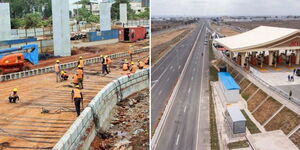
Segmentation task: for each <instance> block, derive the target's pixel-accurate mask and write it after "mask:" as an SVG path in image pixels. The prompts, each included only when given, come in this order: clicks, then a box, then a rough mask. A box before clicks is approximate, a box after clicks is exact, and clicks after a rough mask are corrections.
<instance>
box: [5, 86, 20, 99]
mask: <svg viewBox="0 0 300 150" xmlns="http://www.w3.org/2000/svg"><path fill="white" fill-rule="evenodd" d="M19 99H20V98H19V95H18V89H17V88H14V89H13V91H12V92H11V93H10V94H9V97H8V101H9V103H16V102H17V100H19Z"/></svg>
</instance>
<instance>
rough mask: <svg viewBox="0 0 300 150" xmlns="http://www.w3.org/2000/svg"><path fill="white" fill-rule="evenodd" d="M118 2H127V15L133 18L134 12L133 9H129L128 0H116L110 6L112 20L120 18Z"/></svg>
mask: <svg viewBox="0 0 300 150" xmlns="http://www.w3.org/2000/svg"><path fill="white" fill-rule="evenodd" d="M120 3H126V4H127V17H128V19H134V17H135V12H134V10H133V9H131V5H130V3H129V0H116V1H115V3H113V4H112V6H111V18H112V20H119V19H120V6H119V5H120Z"/></svg>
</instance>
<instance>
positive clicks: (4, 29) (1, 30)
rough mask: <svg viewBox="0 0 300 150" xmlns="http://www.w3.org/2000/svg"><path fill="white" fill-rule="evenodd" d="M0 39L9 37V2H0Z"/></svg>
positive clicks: (8, 38)
mask: <svg viewBox="0 0 300 150" xmlns="http://www.w3.org/2000/svg"><path fill="white" fill-rule="evenodd" d="M0 14H1V15H0V26H1V27H0V41H4V40H10V39H11V26H10V11H9V3H0Z"/></svg>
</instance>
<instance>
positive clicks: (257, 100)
mask: <svg viewBox="0 0 300 150" xmlns="http://www.w3.org/2000/svg"><path fill="white" fill-rule="evenodd" d="M266 97H267V94H266V93H265V92H263V91H262V90H259V91H258V92H257V93H256V94H255V95H254V96H253V97H252V98H250V99H248V101H247V105H248V109H249V111H250V112H252V111H253V110H254V109H255V108H256V107H257V106H258V105H259V104H261V102H262V101H263V100H264V99H265V98H266Z"/></svg>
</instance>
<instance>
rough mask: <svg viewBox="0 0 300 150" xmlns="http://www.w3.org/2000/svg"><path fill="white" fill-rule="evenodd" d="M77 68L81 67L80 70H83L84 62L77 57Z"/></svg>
mask: <svg viewBox="0 0 300 150" xmlns="http://www.w3.org/2000/svg"><path fill="white" fill-rule="evenodd" d="M78 66H81V67H82V70H83V68H84V61H83V59H82V56H80V57H79V61H78Z"/></svg>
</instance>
